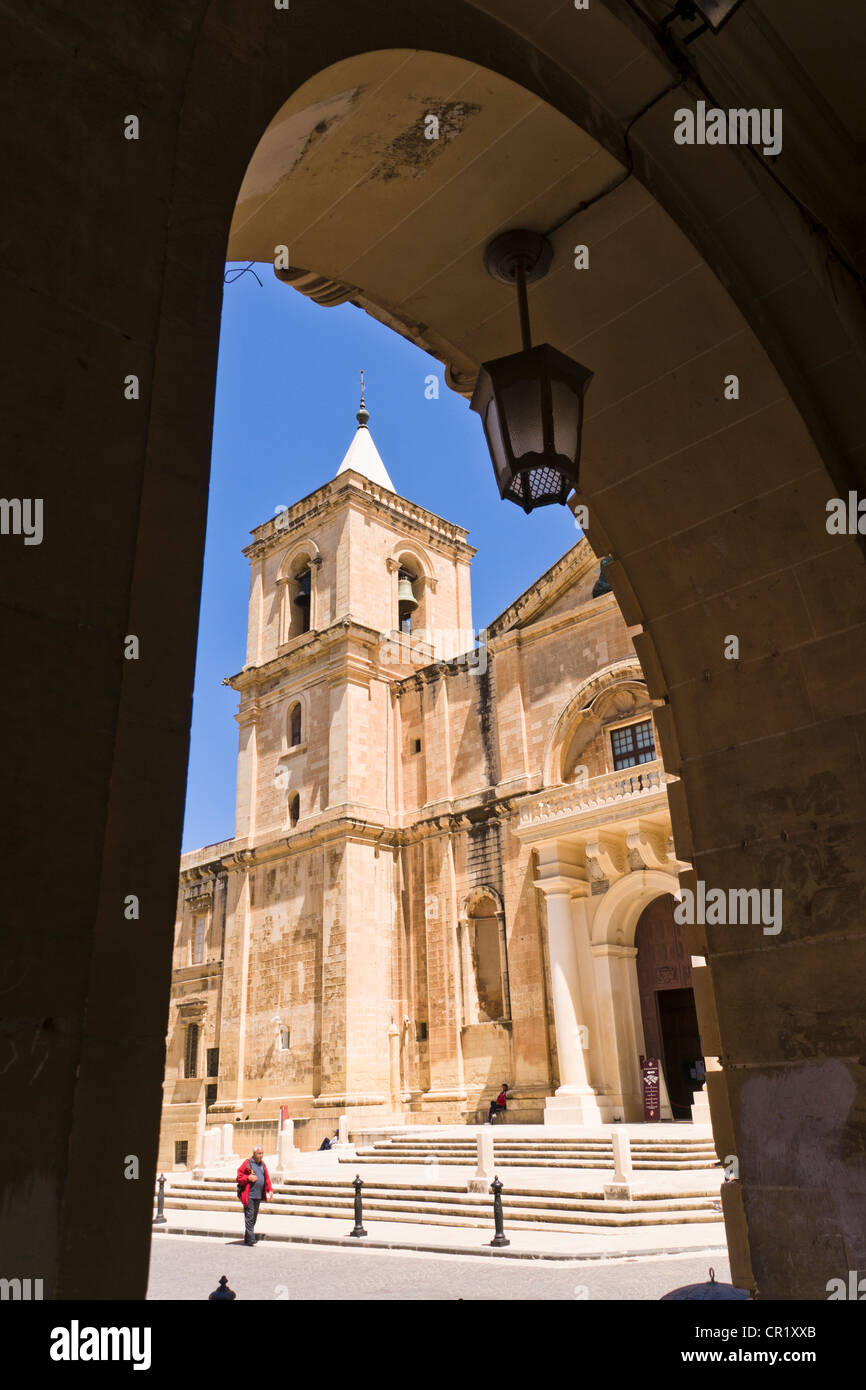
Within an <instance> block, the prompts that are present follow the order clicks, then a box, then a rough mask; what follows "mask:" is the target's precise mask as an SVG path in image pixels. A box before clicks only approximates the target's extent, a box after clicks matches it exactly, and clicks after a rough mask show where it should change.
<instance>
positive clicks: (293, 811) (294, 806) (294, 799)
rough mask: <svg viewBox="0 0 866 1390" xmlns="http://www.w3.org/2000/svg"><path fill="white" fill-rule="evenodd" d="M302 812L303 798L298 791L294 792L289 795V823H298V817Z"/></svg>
mask: <svg viewBox="0 0 866 1390" xmlns="http://www.w3.org/2000/svg"><path fill="white" fill-rule="evenodd" d="M300 814H301V798H300V797H299V796H298V793H297V792H292V795H291V796H290V797H289V825H297V823H298V817H299V816H300Z"/></svg>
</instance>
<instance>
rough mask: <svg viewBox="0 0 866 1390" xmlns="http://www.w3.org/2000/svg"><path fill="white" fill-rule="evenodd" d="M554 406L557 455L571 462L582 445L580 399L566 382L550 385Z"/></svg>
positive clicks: (554, 437) (554, 435) (556, 382)
mask: <svg viewBox="0 0 866 1390" xmlns="http://www.w3.org/2000/svg"><path fill="white" fill-rule="evenodd" d="M550 395H551V403H552V406H553V443H554V448H555V450H556V452H557V454H561V455H563V456H564V457H565V458H566V459H568V460H569V461H573V460H574V459H575V458H576V457H577V449H578V445H579V443H580V397H579V396H578V395H577V393H576V392H575V390H574V387H573V386H569V385H568V384H567V383H566V382H564V381H557V380H556V379H555V378H554V379H553V380H552V381H551V383H550Z"/></svg>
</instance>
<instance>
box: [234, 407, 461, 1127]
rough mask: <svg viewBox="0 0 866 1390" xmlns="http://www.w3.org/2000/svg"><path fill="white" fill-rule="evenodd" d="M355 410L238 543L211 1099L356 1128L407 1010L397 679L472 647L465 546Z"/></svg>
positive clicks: (391, 1105)
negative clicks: (218, 1023)
mask: <svg viewBox="0 0 866 1390" xmlns="http://www.w3.org/2000/svg"><path fill="white" fill-rule="evenodd" d="M356 418H357V429H356V431H355V434H354V437H353V439H352V441H351V443H350V445H349V448H348V450H347V452H346V455H345V457H344V459H343V461H342V463H341V464H340V467H339V469H338V470H337V472H336V475H335V476H334V477H333V478H332V479H331V481H330V482H327V483H325V484H323V485H322V486H321V487H319V488H317V489H316V490H315V491H314V492H312V493H310V494H309V495H308V496H306V497H304V498H302V499H301V500H300V501H298V502H296V503H295V504H294V505H293V506H290V507H288V508H287V509H285V510H284V511H282V512H280V513H278V514H277V515H276V516H275V517H274V518H272V519H271V520H269V521H267V522H265V523H264V524H263V525H261V526H259V527H257V528H256V529H255V530H254V531H253V533H252V534H253V541H252V544H251V545H250V546H248V547H247V549H246V550H245V552H244V553H245V554H246V555H247V557H248V559H249V561H250V600H249V624H248V636H247V659H246V664H245V666H244V668H243V670H242V671H241V672H240V673H238V674H237V675H236V676H233V677H231V678H230V679H229V680H228V681H227V684H230V685H231V686H232V687H233V689H235V690H236V691H237V692H238V694H239V696H240V706H239V709H238V713H237V720H238V724H239V752H238V786H237V818H236V839H235V846H234V848H235V855H234V859H233V864H234V870H233V871H232V872H231V874H230V885H229V902H228V917H227V920H228V922H229V923H230V924H231V925H230V927H229V930H228V932H227V939H226V949H225V976H224V990H223V1001H224V1002H223V1025H222V1034H221V1038H220V1078H221V1083H220V1101H221V1103H222V1102H224V1103H225V1106H226V1108H230V1107H231V1105H232V1103H234V1105H235V1108H237V1107H238V1106H241V1107H242V1108H243V1107H246V1108H248V1107H249V1098H250V1097H256V1096H260V1095H262V1094H263V1087H264V1090H266V1091H267V1095H268V1097H269V1098H270V1100H271V1101H272V1102H273V1101H276V1100H279V1102H280V1103H286V1104H288V1106H289V1108H290V1112H291V1113H293V1114H294V1115H302V1114H304V1113H305V1112H306V1113H307V1114H308V1115H311V1116H312V1117H313V1118H314V1117H315V1116H317V1115H318V1116H319V1117H320V1118H321V1119H324V1118H326V1117H327V1116H329V1115H330V1114H333V1115H334V1116H335V1117H336V1116H338V1115H340V1114H343V1113H347V1112H351V1113H352V1115H353V1119H354V1120H355V1121H363V1120H364V1119H365V1118H370V1119H371V1120H375V1119H377V1118H379V1117H382V1116H383V1115H387V1114H390V1113H394V1111H395V1110H396V1109H399V1108H400V1101H401V1090H402V1085H401V1080H400V1069H399V1061H397V1063H396V1064H395V1054H396V1052H397V1049H396V1048H395V1044H394V1037H395V1032H396V1031H398V1029H399V1026H400V1024H401V1022H402V1018H403V1016H404V1014H406V1013H407V1012H411V1009H410V1007H409V1001H408V1000H407V998H406V986H405V979H406V975H405V971H404V970H403V969H402V968H400V966H399V965H398V956H399V953H400V946H399V940H400V935H401V912H402V908H401V866H400V830H401V826H402V822H403V782H404V763H405V760H406V757H407V755H411V752H412V750H411V749H409V748H408V746H407V738H405V737H404V731H403V729H402V728H401V714H400V701H399V699H398V698H397V697H396V688H397V683H398V682H399V681H400V680H401V679H403V678H405V677H406V676H408V675H410V674H411V672H412V671H413V670H416V669H417V667H418V664H419V663H418V657H417V651H418V650H419V649H420V650H426V647H429V649H430V653H431V656H430V659H434V657H438V656H441V655H446V656H448V655H452V654H453V653H455V652H457V651H461V650H466V648H467V647H468V646H471V634H472V614H471V599H470V581H469V565H470V561H471V558H472V556H473V554H474V550H473V549H472V548H471V547H470V546H469V545H468V544H467V542H466V536H467V532H466V531H465V530H463V529H462V528H461V527H459V526H454V525H452V524H451V523H449V522H446V521H444V520H442V518H441V517H438V516H436V515H435V514H433V513H432V512H429V511H426V510H425V509H424V508H423V507H420V506H417V505H416V504H415V503H413V502H411V501H409V500H407V499H406V498H404V497H402V496H400V495H399V494H398V493H397V492H396V491H395V489H394V485H393V483H392V482H391V479H390V477H389V475H388V472H387V470H386V468H385V465H384V463H383V462H382V459H381V457H380V455H379V452H378V450H377V448H376V445H375V444H374V442H373V438H372V435H371V433H370V430H369V419H370V416H369V412H368V411H367V409H366V405H365V401H364V394H363V384H362V395H361V408H360V410H359V411H358V412H357V416H356ZM397 634H402V638H401V639H400V640H395V638H396V637H397ZM407 638H409V639H410V640H411V641H412V643H413V644H414V645H415V649H416V654H415V657H414V663H413V664H410V663H409V661H408V660H407V655H406V649H405V645H404V644H405V643H406V641H407ZM425 644H426V647H425ZM412 732H413V734H416V733H417V730H414V729H413V731H412ZM401 981H402V982H403V983H401ZM220 1108H222V1105H221V1107H220Z"/></svg>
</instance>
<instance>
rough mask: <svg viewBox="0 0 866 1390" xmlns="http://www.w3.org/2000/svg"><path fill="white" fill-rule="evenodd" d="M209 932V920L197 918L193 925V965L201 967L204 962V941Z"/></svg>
mask: <svg viewBox="0 0 866 1390" xmlns="http://www.w3.org/2000/svg"><path fill="white" fill-rule="evenodd" d="M206 932H207V918H206V917H196V918H195V920H194V923H193V936H192V964H193V965H201V963H202V961H203V960H204V939H205V935H206Z"/></svg>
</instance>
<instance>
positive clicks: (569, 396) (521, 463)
mask: <svg viewBox="0 0 866 1390" xmlns="http://www.w3.org/2000/svg"><path fill="white" fill-rule="evenodd" d="M552 259H553V248H552V247H551V245H550V242H549V241H547V239H546V238H545V237H543V236H541V235H540V234H539V233H538V232H521V231H516V232H504V233H503V234H502V236H499V237H496V238H495V239H494V240H493V241H492V242H491V243H490V245H489V246H488V248H487V252H486V255H485V264H486V266H487V269H488V271H489V272H490V274H491V275H492V276H493V278H494V279H496V280H499V281H501V282H502V283H503V284H512V285H516V286H517V297H518V308H519V311H520V326H521V333H522V338H523V350H522V351H521V352H515V353H511V354H510V355H509V356H507V357H496V358H494V359H493V360H492V361H490V362H484V363H483V364H482V366H481V370H480V372H479V374H478V381H477V383H476V386H475V393H474V395H473V397H472V401H471V409H472V410H474V411H475V412H476V414H478V415H480V416H481V423H482V425H483V427H484V434H485V436H486V439H487V447H488V448H489V450H490V456H491V458H492V460H493V470H494V473H495V475H496V482H497V486H498V488H499V495H500V497H502V498H504V499H506V500H507V501H509V502H516V503H517V505H518V506H519V507H522V508H523V510H524V511H525V512H531V511H533V510H534V508H535V507H544V506H548V505H550V504H551V503H553V502H559V503H562V504H564V503H565V501H566V498H567V497H568V496H569V494H570V493H571V492H572V491H573V489H574V488H575V487H577V484H578V470H579V465H580V444H581V433H582V428H583V397H584V393H585V391H586V388H587V386H588V385H589V383H590V381H591V380H592V372H591V371H590V370H589V368H588V367H583V366H581V364H580V363H579V362H575V361H574V359H573V358H571V357H567V356H566V355H565V353H564V352H560V351H559V350H558V349H557V348H554V347H551V345H550V344H549V343H542V344H540V345H539V346H537V347H532V339H531V333H530V327H529V305H528V301H527V296H526V286H527V284H531V283H532V282H533V281H534V280H540V279H541V277H542V276H543V275H545V274H546V273H547V270H548V269H549V267H550V263H551V261H552Z"/></svg>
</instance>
